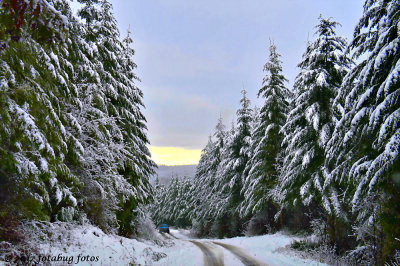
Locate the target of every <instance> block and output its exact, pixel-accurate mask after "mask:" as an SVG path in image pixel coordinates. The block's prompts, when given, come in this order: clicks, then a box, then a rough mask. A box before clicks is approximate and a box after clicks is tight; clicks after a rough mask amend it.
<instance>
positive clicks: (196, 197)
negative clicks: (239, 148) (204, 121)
mask: <svg viewBox="0 0 400 266" xmlns="http://www.w3.org/2000/svg"><path fill="white" fill-rule="evenodd" d="M225 136H226V132H225V125H224V124H223V121H222V117H220V118H219V119H218V123H217V125H216V126H215V132H214V137H215V139H216V140H215V141H213V140H212V138H211V136H210V137H209V141H208V143H207V145H206V147H205V148H204V149H203V151H202V154H201V157H200V161H199V164H198V166H197V169H196V175H195V178H194V181H193V186H192V192H191V195H192V196H191V200H190V202H191V203H190V209H191V212H190V216H191V219H192V220H193V224H196V225H197V227H200V228H198V231H199V232H200V234H202V235H205V234H208V233H209V229H210V228H209V227H207V225H209V224H210V221H212V220H213V218H214V216H215V213H216V210H215V209H214V208H213V206H214V204H213V202H215V201H218V199H217V198H216V195H215V194H214V193H213V190H212V189H213V187H214V185H215V182H216V180H215V179H216V174H217V170H218V166H219V164H220V163H221V159H222V152H223V148H224V143H225ZM206 231H207V232H206Z"/></svg>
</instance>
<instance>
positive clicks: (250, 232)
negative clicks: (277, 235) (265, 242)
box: [244, 212, 274, 236]
mask: <svg viewBox="0 0 400 266" xmlns="http://www.w3.org/2000/svg"><path fill="white" fill-rule="evenodd" d="M270 220H271V219H270V217H268V214H267V213H265V212H264V213H258V214H256V215H254V216H253V217H252V218H251V219H250V221H249V222H248V223H247V225H246V231H245V232H244V234H245V235H246V236H256V235H261V234H265V233H273V231H274V229H273V227H272V226H271V224H270Z"/></svg>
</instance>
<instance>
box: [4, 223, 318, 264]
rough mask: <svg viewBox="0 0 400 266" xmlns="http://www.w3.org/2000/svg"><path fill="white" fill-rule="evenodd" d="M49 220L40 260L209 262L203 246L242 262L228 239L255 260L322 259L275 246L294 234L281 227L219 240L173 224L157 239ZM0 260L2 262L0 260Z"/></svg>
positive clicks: (225, 261) (296, 261)
mask: <svg viewBox="0 0 400 266" xmlns="http://www.w3.org/2000/svg"><path fill="white" fill-rule="evenodd" d="M49 226H50V229H46V230H47V231H46V232H45V234H47V235H50V237H49V238H48V240H47V241H39V240H38V241H37V245H36V248H37V250H38V251H39V253H38V254H41V258H38V257H37V256H38V255H36V257H35V258H34V259H35V260H36V261H38V260H40V265H43V264H44V263H43V262H44V261H46V262H47V260H50V261H49V264H50V265H185V266H190V265H193V266H194V265H204V264H207V260H206V259H205V257H204V253H203V252H204V248H205V247H206V248H207V249H208V250H209V251H210V252H212V253H213V254H214V255H215V257H216V258H218V261H220V262H222V263H220V264H218V265H228V266H235V265H243V263H242V262H241V260H242V261H243V258H242V259H241V260H240V258H238V256H237V254H236V255H234V254H233V252H231V251H230V250H228V249H227V248H224V247H222V246H223V245H226V244H229V245H232V246H234V247H235V248H237V249H238V250H239V251H240V252H243V253H245V254H244V255H245V257H246V256H247V258H249V259H250V260H253V261H257V262H260V263H258V265H323V264H319V263H317V262H314V261H311V260H305V259H302V258H300V257H295V256H293V255H288V253H282V252H279V251H278V250H282V249H283V247H285V246H286V245H288V244H290V243H291V241H292V240H293V239H294V238H292V237H289V236H287V235H284V234H281V233H277V234H274V235H264V236H256V237H235V238H231V239H222V240H221V239H192V238H191V236H190V232H189V231H187V230H171V235H160V234H159V237H160V239H163V240H162V241H158V245H156V244H155V243H153V242H150V241H138V240H135V239H128V238H124V237H120V236H116V235H107V234H105V233H103V232H102V231H101V230H100V229H99V228H97V227H94V226H91V225H71V224H66V223H58V224H50V225H49ZM48 232H51V233H50V234H49V233H48ZM39 238H40V236H39ZM191 241H192V242H191ZM196 243H197V244H196ZM199 243H200V244H199ZM199 246H201V247H202V248H203V250H201V249H200V248H199ZM48 256H50V257H48ZM43 257H46V258H45V260H43ZM60 258H62V259H64V262H63V261H62V260H60ZM31 259H32V258H31ZM54 260H58V262H57V261H54ZM0 265H4V264H1V262H0Z"/></svg>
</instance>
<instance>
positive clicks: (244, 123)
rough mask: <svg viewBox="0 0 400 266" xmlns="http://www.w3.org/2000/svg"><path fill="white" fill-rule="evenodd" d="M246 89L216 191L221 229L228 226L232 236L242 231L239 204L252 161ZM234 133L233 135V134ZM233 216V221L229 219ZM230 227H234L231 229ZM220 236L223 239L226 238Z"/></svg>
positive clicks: (219, 174) (228, 143)
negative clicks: (244, 176)
mask: <svg viewBox="0 0 400 266" xmlns="http://www.w3.org/2000/svg"><path fill="white" fill-rule="evenodd" d="M246 94H247V92H246V90H244V89H243V90H242V98H241V100H240V104H241V107H240V109H239V110H238V111H237V127H236V129H235V130H234V134H233V135H232V136H231V139H230V140H228V141H226V142H225V143H226V144H225V145H226V146H225V147H226V148H225V149H224V155H223V159H222V161H221V163H220V165H219V167H218V172H217V178H216V183H215V185H214V189H213V191H214V192H215V193H217V195H218V196H217V197H218V198H219V200H218V202H215V203H214V204H215V205H216V210H217V213H216V215H217V218H218V219H219V220H220V221H219V222H222V224H221V225H219V227H220V228H221V227H228V228H229V229H228V230H229V231H228V232H223V231H225V229H223V230H220V232H221V233H222V235H223V234H226V233H228V234H229V235H231V236H233V235H236V234H238V233H240V231H241V226H242V225H241V222H240V217H239V204H240V203H241V202H242V201H243V196H242V195H241V190H242V186H243V176H242V175H243V171H244V169H245V167H246V164H247V162H248V160H249V158H248V153H247V151H248V147H249V144H250V123H251V119H252V114H251V108H250V100H249V99H248V98H247V96H246ZM232 133H233V132H232ZM228 217H229V219H228ZM227 224H230V226H227ZM222 235H221V234H220V235H219V236H220V237H221V236H222Z"/></svg>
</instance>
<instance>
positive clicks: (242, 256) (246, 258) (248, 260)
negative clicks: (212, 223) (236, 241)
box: [213, 241, 267, 266]
mask: <svg viewBox="0 0 400 266" xmlns="http://www.w3.org/2000/svg"><path fill="white" fill-rule="evenodd" d="M213 243H214V244H216V245H219V246H221V247H223V248H225V249H227V250H229V251H230V252H231V253H233V255H235V256H236V257H237V258H238V259H239V260H240V261H241V262H242V263H243V264H244V265H246V266H267V264H265V263H262V262H259V261H257V260H256V259H254V258H253V257H251V256H250V255H248V254H246V252H244V250H242V249H241V248H238V247H235V246H232V245H229V244H225V243H221V242H215V241H213Z"/></svg>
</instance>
